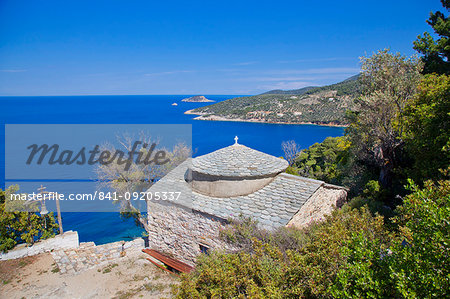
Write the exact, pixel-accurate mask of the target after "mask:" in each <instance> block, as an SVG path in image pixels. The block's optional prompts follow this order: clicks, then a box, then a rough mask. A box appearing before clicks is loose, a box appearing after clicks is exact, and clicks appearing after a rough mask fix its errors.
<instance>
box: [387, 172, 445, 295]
mask: <svg viewBox="0 0 450 299" xmlns="http://www.w3.org/2000/svg"><path fill="white" fill-rule="evenodd" d="M410 188H411V190H412V191H413V193H412V194H411V195H409V196H407V197H406V198H405V200H404V203H403V205H402V206H400V207H399V208H398V213H399V216H398V217H397V218H396V221H397V223H398V224H399V225H400V236H399V238H398V239H397V240H396V243H395V245H394V246H393V249H392V251H393V255H392V257H391V264H390V267H391V271H392V272H391V278H392V279H393V281H395V286H396V289H397V290H398V291H399V292H400V293H401V294H402V295H403V296H405V297H418V298H424V297H429V298H444V297H447V296H448V294H449V290H450V268H449V265H450V181H449V180H445V181H440V182H438V183H433V182H431V181H428V182H426V183H425V186H424V188H423V189H419V188H418V186H417V185H415V184H414V183H412V182H411V184H410Z"/></svg>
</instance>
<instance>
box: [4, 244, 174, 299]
mask: <svg viewBox="0 0 450 299" xmlns="http://www.w3.org/2000/svg"><path fill="white" fill-rule="evenodd" d="M176 283H177V278H176V277H174V276H172V275H170V274H168V273H167V272H165V271H163V270H160V269H158V268H157V267H155V266H154V265H153V264H151V263H150V262H149V261H147V260H146V259H145V254H144V253H134V254H131V255H129V256H126V257H123V258H121V259H120V260H119V262H118V263H110V264H108V265H104V266H99V267H96V268H94V269H90V270H86V271H84V272H82V273H79V274H61V273H59V269H58V268H57V266H56V264H55V262H54V260H53V258H52V256H51V255H50V254H40V255H37V256H33V257H26V258H22V259H16V260H9V261H1V262H0V298H8V299H12V298H141V297H147V298H148V297H151V298H170V296H171V291H170V289H171V285H172V284H176Z"/></svg>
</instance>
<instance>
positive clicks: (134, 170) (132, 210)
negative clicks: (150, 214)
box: [96, 132, 191, 231]
mask: <svg viewBox="0 0 450 299" xmlns="http://www.w3.org/2000/svg"><path fill="white" fill-rule="evenodd" d="M118 142H119V144H120V145H121V148H120V149H117V148H116V147H115V146H114V145H112V144H105V145H103V147H102V151H107V152H110V153H114V152H117V151H118V150H121V151H124V150H125V151H126V152H132V151H133V149H134V151H135V152H136V153H139V154H141V157H147V156H149V157H151V158H152V159H153V157H154V156H155V155H156V154H155V152H156V151H164V153H165V159H166V160H167V163H160V164H159V163H145V162H141V163H136V161H135V160H134V159H133V161H130V165H129V166H128V167H127V165H126V164H125V163H123V162H121V161H120V160H119V159H120V156H115V159H114V160H113V161H111V162H110V163H107V164H101V165H99V166H98V167H97V169H96V172H97V177H98V179H99V182H100V187H106V188H110V189H112V190H114V191H115V192H117V193H118V194H119V195H118V196H117V199H118V200H116V201H113V203H114V204H117V205H119V206H120V214H121V216H122V217H124V218H133V219H134V220H135V224H136V225H137V226H140V227H143V228H144V229H145V230H146V231H148V224H147V218H146V215H145V213H141V211H142V210H145V209H146V208H147V206H146V204H147V200H146V198H145V200H143V201H134V202H133V201H131V200H127V198H129V197H128V196H126V194H133V193H135V192H137V193H136V194H140V192H144V191H146V190H147V189H148V188H150V186H151V185H152V184H154V183H155V182H157V181H158V180H159V179H161V178H162V177H164V176H165V175H166V174H167V173H168V172H169V171H170V170H172V169H173V168H175V167H176V166H178V165H179V164H181V163H182V162H183V161H185V160H186V159H187V158H188V157H189V156H190V154H191V149H190V148H188V147H187V146H186V145H184V144H182V143H180V144H177V145H175V146H174V147H173V148H172V150H168V149H165V148H158V149H156V146H157V145H158V144H159V142H158V140H152V138H151V137H149V136H147V134H146V133H144V132H141V134H140V135H139V136H136V137H135V136H129V135H123V136H118ZM135 145H137V148H134V147H135ZM144 145H145V146H144ZM153 145H155V146H154V147H153ZM152 147H153V148H152ZM152 151H155V152H152ZM150 160H151V159H149V161H150ZM144 161H145V159H144ZM133 203H134V205H133ZM140 204H144V205H145V206H143V207H142V206H139V205H140Z"/></svg>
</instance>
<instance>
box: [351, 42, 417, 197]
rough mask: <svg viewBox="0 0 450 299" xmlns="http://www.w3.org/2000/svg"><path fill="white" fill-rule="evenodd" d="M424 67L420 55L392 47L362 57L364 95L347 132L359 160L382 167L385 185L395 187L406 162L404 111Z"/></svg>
mask: <svg viewBox="0 0 450 299" xmlns="http://www.w3.org/2000/svg"><path fill="white" fill-rule="evenodd" d="M421 70H422V64H421V63H420V61H419V60H418V59H417V58H415V57H411V58H407V57H403V56H401V55H400V54H398V53H397V54H392V53H390V52H389V51H388V50H383V51H379V52H377V53H375V54H373V55H372V56H371V57H367V58H362V73H361V77H360V82H361V86H362V90H363V95H362V96H361V97H360V98H359V100H358V103H359V105H360V109H359V113H357V114H354V119H353V121H352V123H351V125H350V127H349V128H348V130H347V135H348V136H349V138H350V141H351V143H352V150H353V152H354V153H355V155H356V156H357V158H358V160H359V161H361V162H362V163H364V164H365V165H367V166H368V167H373V168H375V169H377V170H378V172H379V182H380V184H381V185H382V186H383V187H384V188H390V187H391V186H392V181H393V175H394V169H395V168H396V167H398V166H399V165H401V163H402V160H401V157H402V150H403V146H404V141H403V140H402V139H401V136H402V132H403V131H404V128H405V123H404V120H403V112H404V110H405V106H406V105H407V103H408V101H409V100H411V99H412V97H413V96H414V95H415V93H416V88H417V84H418V82H419V80H420V78H421V75H420V71H421Z"/></svg>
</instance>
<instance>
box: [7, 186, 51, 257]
mask: <svg viewBox="0 0 450 299" xmlns="http://www.w3.org/2000/svg"><path fill="white" fill-rule="evenodd" d="M18 190H19V187H18V186H17V185H15V186H10V187H8V189H6V190H5V191H3V190H2V189H0V251H1V252H7V251H8V250H10V249H12V248H13V247H14V246H15V245H16V244H20V243H28V244H33V243H34V242H36V241H38V240H40V239H47V238H50V237H53V236H54V235H55V234H56V233H57V232H58V225H57V223H56V221H55V217H54V216H53V213H49V214H47V215H44V216H41V215H39V214H38V213H35V212H10V211H9V209H7V208H6V198H8V196H9V194H11V193H15V192H17V191H18Z"/></svg>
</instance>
